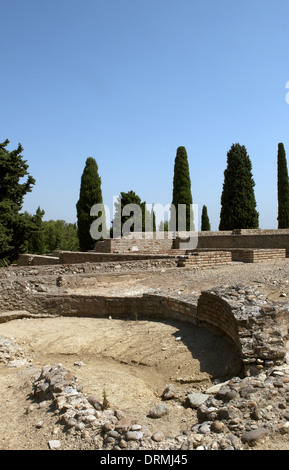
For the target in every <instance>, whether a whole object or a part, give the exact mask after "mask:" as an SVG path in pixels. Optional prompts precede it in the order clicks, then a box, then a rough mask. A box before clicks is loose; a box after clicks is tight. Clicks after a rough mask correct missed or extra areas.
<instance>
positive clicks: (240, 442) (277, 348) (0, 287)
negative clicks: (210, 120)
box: [0, 230, 289, 450]
mask: <svg viewBox="0 0 289 470" xmlns="http://www.w3.org/2000/svg"><path fill="white" fill-rule="evenodd" d="M248 232H250V233H248ZM268 232H270V233H268ZM186 243H189V240H188V241H183V240H180V239H178V238H177V239H175V240H174V241H173V243H172V240H170V239H168V238H166V239H164V240H156V239H151V240H145V239H143V238H141V239H125V240H124V239H117V240H114V239H109V240H105V241H103V242H98V243H97V244H96V248H95V251H93V252H88V253H72V252H63V251H58V252H54V253H51V254H49V255H47V256H36V255H22V256H20V258H19V263H18V266H12V267H9V268H5V269H1V272H0V302H1V311H0V323H3V322H7V321H10V320H13V319H16V318H34V317H35V318H39V317H41V316H48V317H49V316H87V317H96V318H111V317H113V318H118V319H128V318H131V319H141V318H145V319H151V320H158V321H162V320H164V321H165V320H167V319H172V320H176V321H180V322H183V323H184V324H192V325H196V326H202V325H205V326H206V327H210V328H213V329H216V330H217V331H219V332H221V333H222V334H223V335H224V338H225V339H226V341H229V342H230V343H231V344H232V346H233V348H234V350H235V352H236V354H237V355H238V357H239V359H240V370H239V374H238V376H237V377H236V376H234V377H232V378H231V380H228V381H226V383H225V384H219V386H215V388H214V387H212V388H211V389H208V390H207V391H206V393H204V394H203V396H197V395H196V396H194V394H192V393H189V394H188V395H187V396H185V397H182V398H181V399H180V397H179V396H178V395H177V393H175V392H174V388H173V387H171V388H169V389H168V390H167V392H166V393H165V392H164V397H163V399H164V400H166V399H176V398H178V399H179V400H181V402H182V403H183V405H184V406H190V407H192V408H195V409H197V410H198V418H199V422H198V425H195V426H194V429H191V430H190V433H189V432H188V433H187V434H184V436H183V437H182V438H181V439H179V441H178V443H176V442H175V441H174V442H173V443H172V442H171V441H166V440H165V439H164V437H161V438H159V439H158V437H157V436H155V438H154V439H152V436H149V435H148V434H146V431H144V429H142V426H141V423H140V424H138V425H136V424H135V425H131V424H129V423H128V422H126V421H125V418H124V417H123V416H122V415H121V412H120V411H118V415H119V416H117V413H108V412H106V411H105V410H104V409H103V408H102V406H101V404H99V402H98V401H97V400H96V398H94V399H93V400H92V398H91V399H90V400H88V402H87V401H85V400H84V401H83V398H82V397H81V395H80V393H81V389H79V388H78V387H77V386H76V385H75V377H72V376H71V375H69V371H65V370H63V369H61V367H58V366H55V367H52V366H51V367H50V368H45V369H43V370H42V372H41V375H40V377H39V379H38V380H37V381H36V382H35V384H34V391H33V394H34V395H33V396H34V397H37V399H39V400H44V399H45V400H47V399H50V400H52V401H53V402H54V405H55V406H56V409H57V410H58V413H60V414H62V415H63V418H62V419H63V423H64V424H65V426H67V427H68V428H73V429H74V430H75V432H78V433H79V434H80V435H81V433H82V432H83V431H84V430H85V429H86V430H87V432H88V433H89V432H92V431H93V432H94V434H95V433H96V432H97V431H98V432H99V438H98V439H97V447H96V448H112V449H113V448H115V449H122V448H138V449H141V448H163V449H166V448H171V449H176V448H182V449H183V450H186V449H195V448H207V449H211V448H212V449H223V448H229V449H240V448H244V447H246V445H252V444H254V443H255V442H257V441H258V440H259V439H260V438H262V437H264V436H270V435H273V434H272V433H274V432H276V430H278V432H281V433H287V432H289V412H288V411H287V405H288V402H287V397H286V393H287V392H288V391H289V389H288V387H289V365H288V363H287V361H288V351H287V349H286V346H287V341H288V329H289V304H287V303H284V302H282V303H281V302H277V301H273V300H271V299H269V298H267V297H265V296H264V295H263V294H261V293H260V292H259V291H258V289H257V288H254V287H252V286H246V285H245V286H239V285H237V286H234V285H233V286H221V287H218V288H214V289H210V290H204V291H203V292H202V293H201V295H200V296H198V297H196V296H194V295H191V296H190V295H186V296H180V295H172V294H169V293H166V292H140V293H136V294H131V295H129V296H125V295H115V294H110V293H109V291H108V292H107V293H106V294H101V295H98V294H97V293H95V292H94V293H89V292H86V293H85V294H83V293H76V292H74V291H73V289H72V288H73V287H75V286H84V285H85V286H86V287H87V286H88V287H89V286H94V285H95V282H97V279H99V278H100V277H101V276H102V277H103V279H107V280H108V282H109V279H111V278H112V276H114V278H115V279H116V278H117V277H119V278H121V276H124V273H125V276H132V277H134V276H138V273H141V272H146V271H149V270H155V271H159V272H161V271H162V270H166V269H170V270H174V269H175V270H180V269H185V270H198V269H211V268H214V267H216V266H228V267H229V266H230V265H232V263H234V262H238V263H264V262H266V261H269V260H285V259H286V256H288V253H289V231H287V230H286V231H246V232H244V231H242V232H240V233H230V234H228V233H218V234H216V233H208V234H205V233H203V234H200V237H199V246H198V248H197V249H196V250H193V251H190V250H189V249H186ZM211 245H213V246H212V247H211ZM222 245H223V246H222ZM242 245H243V246H242ZM260 247H262V248H260ZM71 289H72V291H71ZM288 362H289V361H288ZM62 382H63V383H62ZM57 384H58V385H59V387H58V385H57ZM57 387H58V388H57ZM64 391H65V393H64ZM67 391H68V392H67ZM271 399H272V400H271ZM266 400H267V401H268V400H269V402H270V406H271V407H270V410H268V409H267V412H266V406H267V405H266ZM270 400H271V401H270ZM92 401H94V403H92ZM80 402H81V404H80ZM74 404H78V408H77V409H76V410H75V409H74ZM164 409H165V408H164ZM80 410H82V411H81V412H80ZM103 413H104V414H103ZM286 413H287V414H286ZM133 426H134V427H133ZM138 426H139V427H138ZM248 429H249V431H248ZM253 431H254V432H253ZM250 433H251V434H250ZM148 440H149V442H148ZM95 442H96V441H95ZM145 446H147V447H145Z"/></svg>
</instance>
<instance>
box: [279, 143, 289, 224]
mask: <svg viewBox="0 0 289 470" xmlns="http://www.w3.org/2000/svg"><path fill="white" fill-rule="evenodd" d="M277 167H278V175H277V176H278V228H289V179H288V168H287V159H286V153H285V149H284V145H283V144H282V143H280V144H278V157H277Z"/></svg>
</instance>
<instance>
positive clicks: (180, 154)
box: [172, 147, 194, 231]
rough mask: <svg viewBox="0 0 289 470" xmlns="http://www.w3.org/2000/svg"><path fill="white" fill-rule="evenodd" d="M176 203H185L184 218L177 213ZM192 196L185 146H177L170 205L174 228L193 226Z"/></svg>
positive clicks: (180, 228) (189, 227) (187, 228)
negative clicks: (174, 221)
mask: <svg viewBox="0 0 289 470" xmlns="http://www.w3.org/2000/svg"><path fill="white" fill-rule="evenodd" d="M178 204H185V205H186V214H185V217H186V220H185V221H184V220H182V217H181V216H180V215H179V211H178ZM192 204H193V198H192V193H191V178H190V170H189V162H188V156H187V151H186V149H185V147H178V149H177V154H176V158H175V165H174V179H173V200H172V205H173V206H174V207H175V209H176V230H177V231H178V230H184V227H186V229H185V230H187V231H189V230H190V229H192V230H193V229H194V227H193V211H192Z"/></svg>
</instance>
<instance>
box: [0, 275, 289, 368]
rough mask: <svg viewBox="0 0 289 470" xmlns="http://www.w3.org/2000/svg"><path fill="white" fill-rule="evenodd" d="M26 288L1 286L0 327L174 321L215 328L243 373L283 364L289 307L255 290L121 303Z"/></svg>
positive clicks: (125, 299) (24, 285)
mask: <svg viewBox="0 0 289 470" xmlns="http://www.w3.org/2000/svg"><path fill="white" fill-rule="evenodd" d="M27 282H28V281H25V280H21V281H19V280H17V281H13V280H6V282H5V283H4V284H5V285H6V289H3V286H4V284H3V285H2V289H0V302H1V309H2V314H0V322H1V321H8V320H9V319H12V318H15V315H18V318H19V316H20V317H21V316H22V317H24V316H29V314H30V315H31V314H32V315H43V314H45V315H62V316H90V317H105V316H106V317H108V316H111V317H112V318H123V319H127V318H132V319H136V320H137V319H142V318H143V319H144V318H145V319H152V320H156V321H159V320H160V321H161V320H164V319H172V320H177V321H182V322H189V323H192V324H194V325H209V326H211V327H214V328H217V329H218V330H219V331H221V332H223V333H224V335H225V336H226V337H228V338H230V340H232V341H233V343H234V344H235V346H236V348H237V349H238V351H239V353H240V357H241V359H242V361H243V363H244V365H245V367H246V368H250V369H251V370H254V369H257V370H258V369H261V368H263V367H270V366H271V365H273V364H280V363H282V362H284V360H285V356H286V348H285V345H284V338H286V336H287V335H288V326H289V320H288V318H289V313H288V309H289V307H288V308H285V307H284V306H283V307H281V306H280V305H278V304H276V303H273V302H270V301H269V300H268V299H264V298H263V297H262V296H261V295H260V294H258V292H257V291H255V290H253V289H252V288H248V289H246V288H240V287H232V288H227V289H221V288H218V289H215V290H211V291H205V292H203V293H202V294H201V296H200V297H199V299H198V301H197V300H195V299H193V298H187V299H183V298H179V296H177V297H172V296H167V295H164V294H163V295H159V294H148V293H147V294H143V295H137V296H128V297H121V296H97V295H78V294H69V293H64V292H63V290H62V289H56V288H54V289H53V292H52V291H51V292H50V293H49V292H45V291H44V292H37V291H35V290H31V288H28V285H27ZM1 284H2V283H1ZM0 287H1V286H0ZM48 290H49V289H48ZM9 311H10V312H11V313H10V314H9ZM12 311H14V312H15V313H13V312H12ZM19 311H21V312H22V313H21V314H20V312H19Z"/></svg>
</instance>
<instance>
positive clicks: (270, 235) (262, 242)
mask: <svg viewBox="0 0 289 470" xmlns="http://www.w3.org/2000/svg"><path fill="white" fill-rule="evenodd" d="M188 246H189V240H187V241H186V240H178V239H176V240H175V248H180V249H186V247H188ZM204 248H210V249H216V248H221V249H225V250H226V249H229V248H258V249H260V248H262V249H276V248H281V249H285V250H286V253H287V257H288V256H289V229H282V230H259V229H258V230H234V231H233V232H232V231H229V232H228V231H224V232H199V233H198V249H204Z"/></svg>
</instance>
